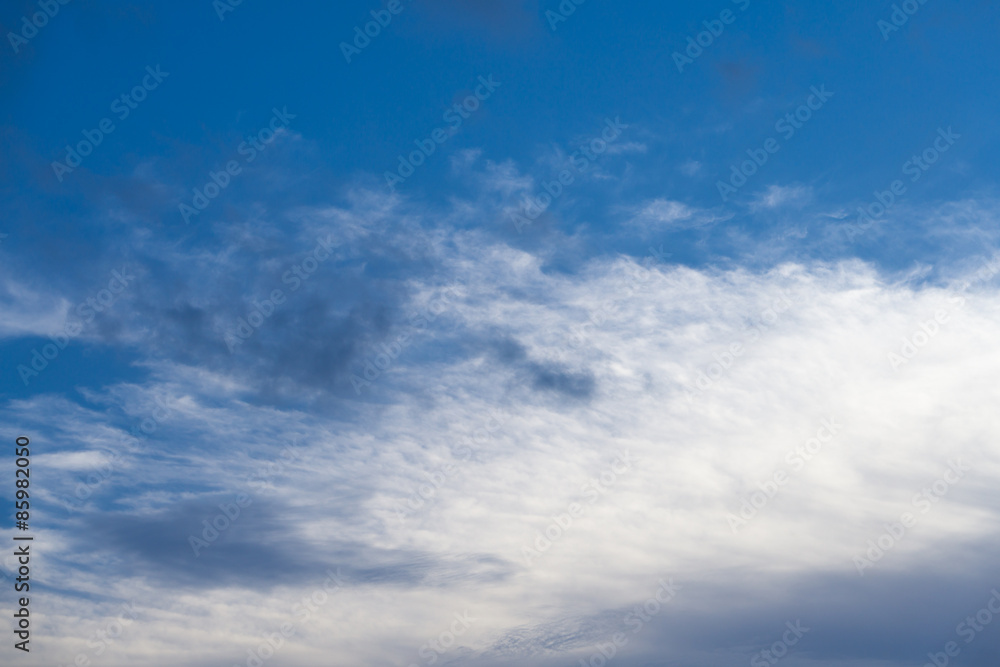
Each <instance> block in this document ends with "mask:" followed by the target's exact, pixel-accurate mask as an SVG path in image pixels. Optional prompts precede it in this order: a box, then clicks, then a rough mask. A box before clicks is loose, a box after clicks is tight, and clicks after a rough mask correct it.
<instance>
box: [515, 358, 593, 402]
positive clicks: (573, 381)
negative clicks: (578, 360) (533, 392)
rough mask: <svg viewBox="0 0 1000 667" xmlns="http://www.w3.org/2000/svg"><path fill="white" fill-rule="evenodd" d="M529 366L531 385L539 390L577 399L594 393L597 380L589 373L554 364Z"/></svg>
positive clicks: (585, 397)
mask: <svg viewBox="0 0 1000 667" xmlns="http://www.w3.org/2000/svg"><path fill="white" fill-rule="evenodd" d="M530 368H531V372H532V374H533V375H534V382H533V384H532V386H533V387H534V388H535V389H537V390H539V391H551V392H555V393H557V394H561V395H563V396H565V397H567V398H573V399H577V400H588V399H590V398H591V397H593V395H594V389H595V387H596V385H597V382H596V380H595V379H594V376H593V375H591V374H590V373H587V372H575V371H570V370H567V369H566V368H563V367H561V366H558V365H556V364H531V366H530Z"/></svg>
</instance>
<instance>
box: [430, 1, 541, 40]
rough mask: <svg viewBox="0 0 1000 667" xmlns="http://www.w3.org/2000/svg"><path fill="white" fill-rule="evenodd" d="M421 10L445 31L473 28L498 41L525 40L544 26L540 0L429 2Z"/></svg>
mask: <svg viewBox="0 0 1000 667" xmlns="http://www.w3.org/2000/svg"><path fill="white" fill-rule="evenodd" d="M414 6H416V3H414ZM417 11H418V12H421V13H423V14H424V15H425V16H427V17H428V19H430V22H431V23H432V24H433V25H436V26H438V27H440V28H442V29H455V28H464V29H465V30H469V29H473V30H475V31H476V32H477V33H481V34H486V35H490V36H492V37H496V38H512V37H523V36H525V35H529V34H533V33H535V32H537V31H538V28H539V26H540V25H541V21H540V18H541V10H540V8H539V4H538V0H426V1H425V2H423V3H420V8H419V9H417Z"/></svg>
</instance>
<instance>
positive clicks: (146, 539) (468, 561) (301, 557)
mask: <svg viewBox="0 0 1000 667" xmlns="http://www.w3.org/2000/svg"><path fill="white" fill-rule="evenodd" d="M220 504H222V505H223V506H224V508H220ZM235 509H239V514H238V515H236V513H235ZM227 510H228V513H229V516H227V515H226V511H227ZM294 515H295V512H294V510H292V509H291V508H288V507H285V506H283V505H281V504H279V503H277V502H276V501H274V500H271V499H266V498H260V497H257V498H254V499H253V500H252V502H251V504H250V505H248V506H246V507H242V508H236V507H235V496H234V495H217V496H211V497H205V498H204V499H201V500H198V501H190V502H184V503H179V504H177V505H175V506H173V507H170V508H168V509H165V510H162V511H159V512H156V513H154V514H152V515H145V514H144V515H137V514H125V513H117V514H113V513H106V512H102V513H100V514H97V515H93V516H91V517H90V518H89V519H88V522H87V523H88V524H89V526H88V527H89V530H88V531H87V533H86V536H85V537H83V536H81V537H80V538H79V539H78V546H77V549H78V551H79V552H80V553H87V554H88V557H87V560H88V561H91V562H97V563H102V564H101V565H97V566H95V567H97V568H101V567H104V568H108V569H109V570H110V569H113V570H114V572H113V573H112V572H110V571H109V572H108V574H109V576H112V575H113V576H115V577H121V576H149V575H150V574H152V576H154V577H155V578H159V579H160V580H161V581H162V583H163V585H164V586H171V587H176V586H181V587H190V588H203V589H211V588H219V587H228V586H238V587H245V588H253V589H255V590H261V589H264V590H267V589H270V588H271V587H273V586H278V585H306V584H308V583H311V582H313V581H315V580H316V579H317V578H321V577H322V576H324V575H325V572H326V571H327V570H329V569H333V570H336V569H338V568H339V569H340V571H341V573H342V574H343V576H344V577H345V578H346V579H348V580H349V581H350V582H352V583H353V584H356V585H360V584H375V583H380V584H392V585H399V586H406V587H417V586H422V587H426V586H453V585H463V584H469V583H472V582H496V581H500V580H503V579H504V578H506V577H507V576H509V575H510V574H511V573H512V571H513V566H512V565H511V564H509V563H507V562H506V561H504V560H502V559H499V558H496V557H492V556H483V555H470V556H460V557H452V558H442V557H438V556H434V555H431V554H427V553H424V552H418V551H403V550H389V549H379V548H374V547H369V546H366V545H364V544H360V543H353V542H348V541H335V543H334V544H335V545H334V546H333V547H328V548H326V549H317V548H316V547H315V545H314V544H311V543H307V542H306V541H305V540H303V538H301V537H300V536H298V535H296V534H295V532H294V530H290V529H289V524H290V523H291V524H293V525H297V523H298V521H297V520H295V521H290V517H293V516H294ZM231 517H235V518H231ZM213 524H214V525H213ZM196 552H197V553H196Z"/></svg>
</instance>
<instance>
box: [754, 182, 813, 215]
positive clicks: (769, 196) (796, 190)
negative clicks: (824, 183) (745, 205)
mask: <svg viewBox="0 0 1000 667" xmlns="http://www.w3.org/2000/svg"><path fill="white" fill-rule="evenodd" d="M812 195H813V193H812V188H810V187H807V186H802V185H787V186H783V185H769V186H768V187H767V190H766V191H764V192H762V193H760V194H758V195H757V197H756V198H755V199H754V200H753V202H751V204H750V209H751V210H754V211H759V210H762V209H773V208H779V207H781V206H788V205H797V206H802V205H803V204H807V203H809V201H810V200H811V199H812Z"/></svg>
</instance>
